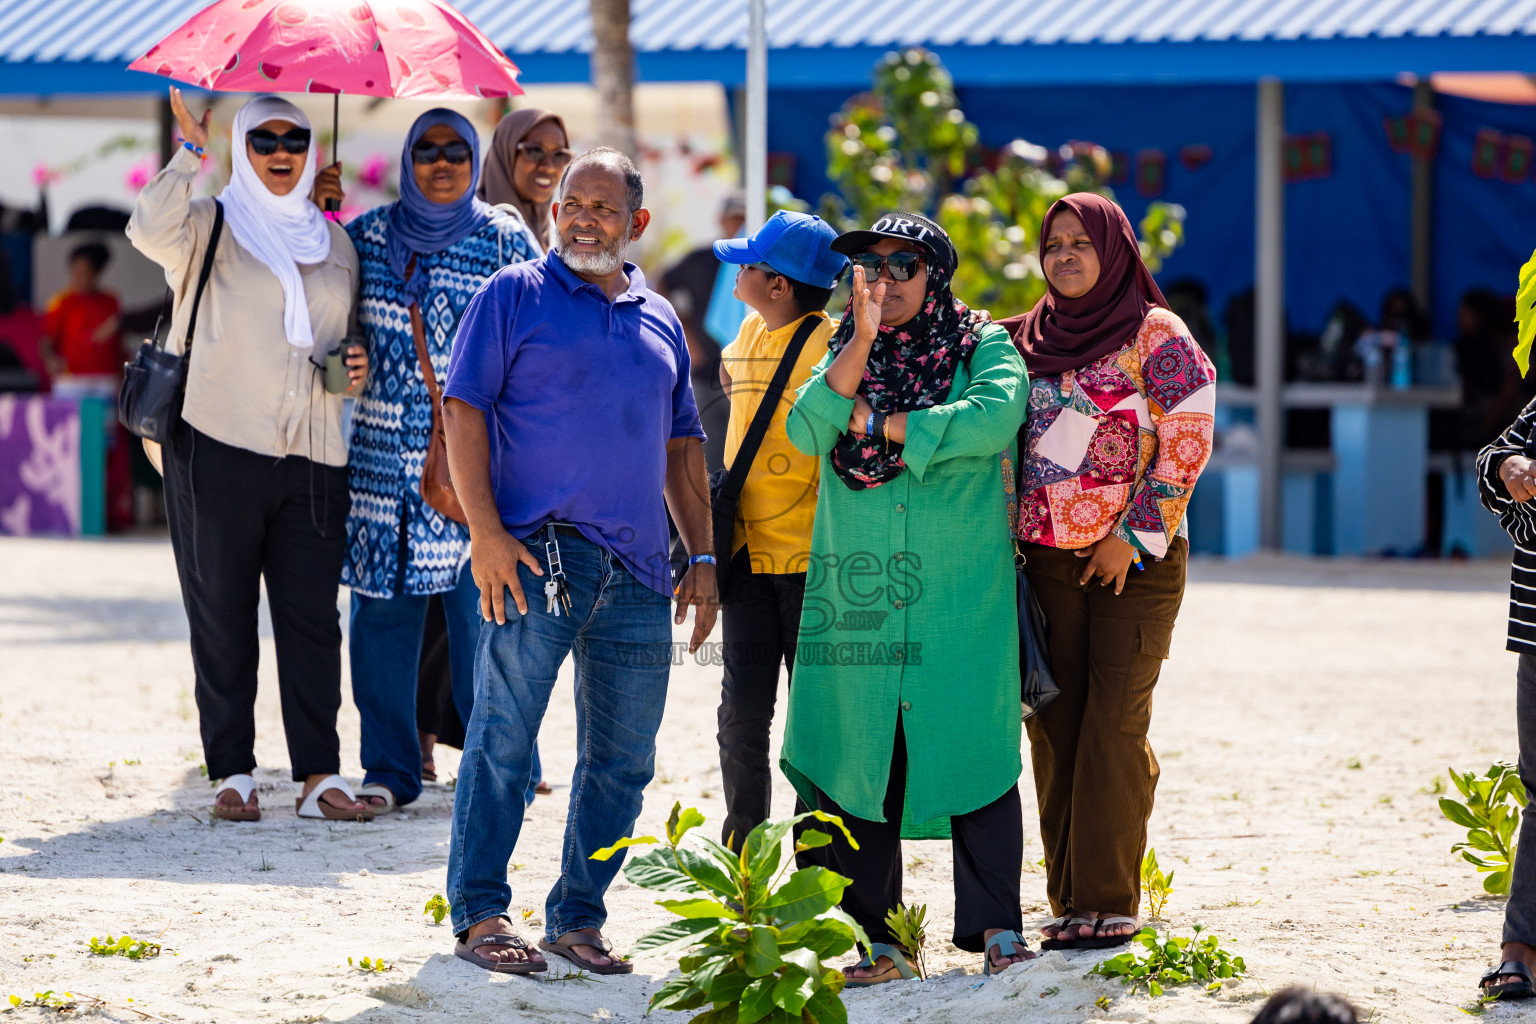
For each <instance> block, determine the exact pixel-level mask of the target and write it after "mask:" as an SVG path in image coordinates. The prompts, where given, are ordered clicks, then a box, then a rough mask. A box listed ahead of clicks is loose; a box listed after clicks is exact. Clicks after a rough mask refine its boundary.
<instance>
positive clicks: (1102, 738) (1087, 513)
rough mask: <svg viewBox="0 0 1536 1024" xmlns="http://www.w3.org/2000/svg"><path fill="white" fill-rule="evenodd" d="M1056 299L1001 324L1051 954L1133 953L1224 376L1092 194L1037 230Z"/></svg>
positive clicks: (1121, 217)
mask: <svg viewBox="0 0 1536 1024" xmlns="http://www.w3.org/2000/svg"><path fill="white" fill-rule="evenodd" d="M1040 265H1041V268H1042V269H1043V271H1044V273H1045V279H1046V283H1047V285H1048V292H1047V294H1046V295H1045V296H1044V297H1043V298H1042V299H1041V300H1040V301H1039V303H1037V304H1036V305H1035V308H1034V309H1032V310H1030V311H1029V312H1028V313H1025V314H1023V315H1022V316H1017V317H1011V318H1009V319H1007V320H1003V321H1001V323H1002V324H1003V325H1004V326H1006V327H1007V328H1008V330H1009V333H1010V334H1011V335H1012V336H1013V341H1014V344H1015V345H1016V346H1017V347H1018V349H1019V351H1020V353H1021V354H1022V355H1023V357H1024V363H1025V365H1026V366H1027V367H1028V369H1029V379H1030V396H1029V414H1028V418H1027V419H1026V420H1025V423H1024V428H1023V430H1022V432H1021V435H1020V443H1019V452H1020V455H1019V462H1020V483H1019V490H1018V496H1019V514H1018V529H1017V537H1018V541H1019V548H1020V550H1021V551H1022V552H1023V554H1024V557H1025V567H1026V571H1027V572H1028V574H1029V582H1030V585H1031V587H1032V588H1033V589H1034V591H1035V593H1036V595H1037V597H1038V598H1039V600H1040V604H1041V607H1042V608H1043V610H1044V612H1045V615H1046V618H1047V619H1048V620H1049V622H1050V656H1051V669H1052V672H1053V673H1054V675H1055V677H1056V684H1057V686H1059V687H1060V689H1061V695H1060V697H1058V698H1057V700H1056V701H1055V703H1053V704H1051V705H1050V706H1049V707H1047V708H1045V709H1044V710H1042V711H1040V712H1039V713H1038V714H1036V715H1034V716H1033V717H1031V718H1030V719H1029V722H1028V728H1029V740H1030V748H1031V756H1032V758H1033V761H1034V774H1035V795H1036V798H1037V800H1038V802H1039V807H1040V834H1041V838H1042V839H1043V841H1044V843H1045V865H1046V892H1047V895H1048V896H1049V897H1050V900H1051V909H1052V911H1053V912H1054V913H1055V914H1056V915H1058V916H1057V920H1055V921H1053V922H1052V923H1051V924H1049V925H1047V926H1046V927H1045V928H1044V929H1043V930H1042V934H1044V935H1045V936H1046V939H1047V941H1046V942H1045V943H1043V946H1044V948H1046V949H1063V948H1074V947H1076V948H1080V949H1081V948H1102V947H1106V946H1115V945H1120V944H1122V943H1125V942H1128V941H1129V940H1130V937H1131V936H1132V935H1134V934H1135V933H1136V931H1137V929H1138V927H1139V919H1138V916H1137V915H1138V911H1139V909H1140V905H1141V887H1140V865H1141V858H1142V855H1143V852H1144V851H1145V849H1146V841H1147V819H1148V817H1149V816H1150V815H1151V813H1152V794H1153V791H1154V790H1155V789H1156V787H1157V775H1158V767H1157V758H1156V757H1154V756H1153V753H1152V747H1151V745H1150V744H1149V743H1148V742H1147V727H1148V725H1149V724H1150V721H1151V716H1152V690H1153V688H1154V687H1155V686H1156V684H1157V678H1158V673H1159V671H1160V670H1161V668H1162V661H1163V659H1164V658H1166V657H1167V656H1168V647H1169V641H1170V640H1171V638H1172V634H1173V623H1174V619H1175V617H1176V616H1177V615H1178V611H1179V603H1180V601H1181V600H1182V598H1183V596H1184V565H1185V560H1186V558H1187V556H1188V552H1189V544H1188V541H1187V540H1186V539H1185V533H1186V527H1185V524H1184V510H1185V507H1186V506H1187V505H1188V504H1189V496H1190V492H1191V490H1192V489H1193V488H1194V485H1195V480H1196V478H1197V477H1199V475H1200V471H1201V470H1202V469H1204V468H1205V464H1206V461H1207V460H1208V459H1209V458H1210V454H1211V435H1212V427H1213V413H1214V411H1215V406H1216V386H1215V385H1216V371H1215V369H1214V368H1213V367H1212V366H1211V362H1210V360H1209V359H1207V358H1206V356H1205V354H1204V353H1203V352H1202V351H1201V350H1200V347H1199V346H1198V345H1196V344H1195V341H1194V339H1193V338H1191V337H1190V334H1189V330H1188V329H1187V328H1186V327H1185V326H1184V323H1183V321H1181V320H1180V319H1179V318H1178V317H1176V316H1174V315H1173V314H1172V313H1171V312H1169V311H1168V308H1167V301H1166V300H1165V299H1164V298H1163V293H1162V292H1161V291H1159V290H1158V287H1157V283H1156V282H1155V281H1153V280H1152V275H1151V273H1150V272H1148V270H1147V268H1146V265H1145V264H1144V263H1142V261H1141V251H1140V246H1139V245H1138V244H1137V241H1136V235H1135V233H1134V232H1133V231H1132V230H1131V224H1130V221H1128V220H1127V219H1126V216H1125V213H1124V211H1122V210H1121V209H1120V207H1118V206H1116V205H1115V204H1114V203H1113V202H1111V201H1110V200H1108V199H1106V198H1104V197H1103V196H1100V195H1095V194H1092V193H1087V192H1082V193H1076V194H1073V195H1069V196H1066V197H1064V198H1062V199H1060V200H1058V201H1057V202H1056V203H1055V204H1054V205H1053V206H1052V207H1051V208H1050V210H1048V211H1047V212H1046V215H1045V221H1044V223H1043V224H1042V225H1041V228H1040Z"/></svg>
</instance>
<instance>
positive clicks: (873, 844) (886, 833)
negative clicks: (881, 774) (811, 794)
mask: <svg viewBox="0 0 1536 1024" xmlns="http://www.w3.org/2000/svg"><path fill="white" fill-rule="evenodd" d="M906 790H907V742H906V736H905V734H904V732H903V731H902V726H901V720H900V719H899V718H898V719H897V721H896V743H895V746H894V748H893V749H892V751H891V777H890V781H889V782H888V783H887V784H886V788H885V805H884V808H883V810H884V812H885V820H884V821H868V820H866V819H864V818H855V817H854V816H852V815H851V814H848V813H847V812H846V811H844V810H843V809H842V808H840V807H839V806H838V805H837V803H836V801H834V800H833V799H832V798H831V797H829V796H827V794H826V793H824V792H822V791H821V790H819V789H818V790H817V791H816V797H817V800H816V803H817V806H818V808H819V809H820V810H823V811H826V812H827V813H828V814H836V815H838V816H839V817H841V818H842V819H843V824H844V825H846V826H847V827H848V831H849V832H851V833H853V838H854V839H855V840H856V841H857V842H858V844H859V848H858V849H857V850H855V849H853V847H851V846H849V845H848V842H847V840H845V839H844V838H843V837H842V835H841V834H840V833H836V832H834V833H833V837H832V843H831V845H829V846H825V847H822V848H821V850H820V851H818V852H821V853H823V854H825V855H826V860H827V864H826V866H827V867H829V868H831V869H832V870H833V871H836V872H837V873H838V874H840V875H844V876H846V877H847V878H849V879H851V880H852V882H851V884H850V885H849V886H848V888H846V889H844V890H843V903H842V907H843V910H845V911H847V912H848V914H849V915H850V916H852V918H853V919H854V920H855V921H857V922H859V924H860V925H861V926H862V927H863V929H864V931H865V932H866V933H868V935H869V941H871V942H886V943H894V941H895V940H894V937H893V936H892V935H891V930H890V928H888V927H887V926H886V923H885V916H886V914H888V913H890V912H891V911H892V910H894V909H895V907H896V904H898V903H900V902H902V896H901V813H902V809H903V807H904V806H905V803H906ZM949 823H950V830H951V833H952V837H951V838H952V840H953V846H954V851H955V934H954V936H953V939H954V943H955V945H956V946H959V947H960V948H961V949H963V950H966V951H968V952H971V953H983V952H985V951H986V942H985V939H984V938H983V936H984V935H985V934H986V931H987V929H989V928H1011V929H1012V930H1014V931H1016V932H1017V931H1020V930H1021V929H1022V928H1023V927H1024V912H1023V909H1022V908H1021V907H1020V906H1019V874H1020V872H1021V871H1022V870H1023V866H1024V812H1023V809H1022V807H1021V806H1020V804H1019V787H1018V785H1017V784H1015V785H1013V786H1011V787H1009V789H1008V792H1006V793H1004V794H1003V795H1002V796H1000V797H998V798H997V799H996V800H994V801H992V802H991V803H989V804H987V805H986V806H985V807H979V808H977V809H976V810H974V811H971V812H970V813H969V814H961V815H958V816H956V817H953V818H951V819H949Z"/></svg>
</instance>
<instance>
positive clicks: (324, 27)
mask: <svg viewBox="0 0 1536 1024" xmlns="http://www.w3.org/2000/svg"><path fill="white" fill-rule="evenodd" d="M128 67H129V69H130V70H133V71H148V72H150V73H151V74H156V75H162V76H164V77H166V78H170V79H174V80H176V81H178V82H185V83H187V84H188V85H195V86H198V87H200V88H203V89H213V90H218V91H221V92H305V93H329V94H331V95H332V96H334V97H335V100H334V102H333V116H334V117H336V118H337V119H338V120H339V118H340V106H341V94H342V93H347V94H349V95H362V96H383V97H392V98H395V99H445V100H455V99H457V100H463V99H477V98H482V97H487V98H496V97H504V96H519V95H521V94H522V91H523V90H522V88H521V87H520V86H519V85H518V84H517V75H518V69H517V65H515V64H513V63H512V62H511V61H510V60H508V59H507V56H506V55H505V54H504V53H502V52H501V51H500V50H499V49H497V48H496V44H494V43H492V42H491V41H490V40H489V39H487V38H486V36H485V34H484V33H483V32H481V31H480V30H479V29H478V28H476V27H475V26H474V25H473V24H472V23H471V22H470V21H469V19H468V18H466V17H464V15H462V14H460V13H459V12H458V11H457V10H455V9H454V8H453V7H451V6H449V5H448V4H447V3H443V2H441V0H388V2H382V0H379V2H371V3H370V2H367V0H218V2H217V3H213V4H210V5H209V6H207V7H205V8H203V9H202V10H201V11H199V12H197V13H196V14H194V15H193V16H192V17H191V18H189V19H188V20H187V21H186V23H185V24H183V25H182V26H180V27H179V28H177V29H176V30H175V31H174V32H172V33H171V34H170V35H168V36H166V37H165V38H164V39H162V40H160V42H158V43H156V44H155V45H154V46H152V47H150V48H149V52H147V53H146V54H144V56H142V57H140V58H139V59H138V60H136V61H134V62H133V63H132V64H130V65H128ZM334 138H335V135H332V139H334ZM334 145H335V143H334V142H333V143H332V146H333V147H334ZM328 205H329V204H328Z"/></svg>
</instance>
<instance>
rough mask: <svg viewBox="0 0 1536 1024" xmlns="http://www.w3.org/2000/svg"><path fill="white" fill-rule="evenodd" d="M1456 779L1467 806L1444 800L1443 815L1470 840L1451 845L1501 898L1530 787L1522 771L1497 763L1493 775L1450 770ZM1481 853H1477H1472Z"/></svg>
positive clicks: (1442, 799)
mask: <svg viewBox="0 0 1536 1024" xmlns="http://www.w3.org/2000/svg"><path fill="white" fill-rule="evenodd" d="M1450 776H1451V781H1452V782H1453V783H1455V784H1456V788H1457V789H1458V790H1460V791H1461V795H1462V797H1463V798H1465V800H1466V803H1462V802H1460V801H1458V800H1453V799H1452V798H1450V797H1448V796H1443V797H1441V798H1440V811H1441V813H1442V814H1444V815H1445V816H1446V817H1447V818H1449V819H1451V821H1453V822H1455V823H1456V824H1457V825H1460V826H1461V827H1462V828H1464V829H1466V830H1467V838H1466V839H1465V841H1463V842H1459V843H1456V844H1454V845H1453V846H1452V847H1451V852H1452V853H1460V854H1461V855H1462V857H1464V858H1465V859H1466V861H1467V863H1469V864H1471V865H1472V866H1473V867H1475V868H1477V870H1478V871H1480V872H1484V873H1486V874H1487V875H1488V877H1487V878H1484V879H1483V888H1484V889H1486V890H1487V891H1488V892H1491V893H1494V894H1496V895H1504V894H1506V893H1508V892H1509V878H1510V870H1511V868H1512V867H1513V866H1514V863H1515V848H1516V846H1517V845H1518V844H1517V843H1516V842H1515V836H1516V835H1517V834H1518V833H1519V831H1520V809H1521V808H1522V807H1524V806H1525V785H1524V784H1523V783H1522V782H1521V781H1520V769H1519V768H1518V767H1517V766H1515V765H1512V764H1510V763H1508V762H1507V761H1497V762H1495V763H1494V764H1493V765H1492V766H1490V767H1489V769H1488V774H1487V775H1484V776H1478V775H1477V774H1476V773H1474V772H1458V771H1456V769H1454V768H1452V769H1451V770H1450ZM1473 850H1476V851H1477V852H1476V853H1473V852H1472V851H1473Z"/></svg>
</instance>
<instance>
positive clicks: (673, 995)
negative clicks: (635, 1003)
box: [645, 978, 709, 1013]
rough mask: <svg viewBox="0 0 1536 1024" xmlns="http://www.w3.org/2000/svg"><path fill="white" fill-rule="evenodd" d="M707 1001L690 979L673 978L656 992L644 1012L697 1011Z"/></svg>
mask: <svg viewBox="0 0 1536 1024" xmlns="http://www.w3.org/2000/svg"><path fill="white" fill-rule="evenodd" d="M707 1002H709V999H708V998H707V997H706V996H705V995H704V992H703V991H702V990H701V989H700V988H699V987H698V986H697V985H695V984H694V983H693V979H692V978H673V979H672V980H671V981H669V982H667V983H666V984H664V985H662V986H661V988H659V989H657V990H656V994H655V995H653V996H651V1001H650V1003H648V1004H647V1005H646V1008H645V1012H646V1013H650V1012H651V1011H653V1010H697V1009H698V1008H699V1007H701V1006H703V1005H704V1004H705V1003H707Z"/></svg>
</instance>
